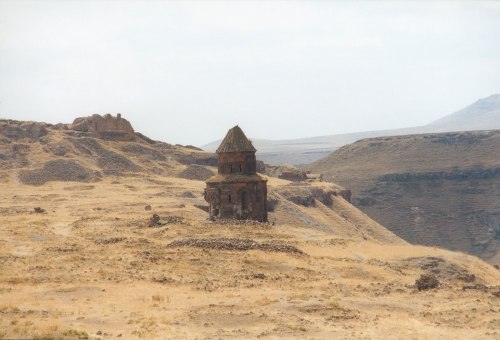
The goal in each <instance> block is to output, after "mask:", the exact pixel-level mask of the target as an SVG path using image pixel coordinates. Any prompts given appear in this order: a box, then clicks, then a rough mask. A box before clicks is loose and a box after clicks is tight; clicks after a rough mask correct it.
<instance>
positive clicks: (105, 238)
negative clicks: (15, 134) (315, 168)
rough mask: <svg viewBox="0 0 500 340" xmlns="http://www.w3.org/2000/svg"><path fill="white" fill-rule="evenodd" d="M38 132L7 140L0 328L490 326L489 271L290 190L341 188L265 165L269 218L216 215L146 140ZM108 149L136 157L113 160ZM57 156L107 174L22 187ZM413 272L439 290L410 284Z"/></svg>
mask: <svg viewBox="0 0 500 340" xmlns="http://www.w3.org/2000/svg"><path fill="white" fill-rule="evenodd" d="M48 130H50V131H49V133H48V134H47V135H46V136H44V137H42V138H44V139H42V142H39V141H29V142H28V141H25V140H16V141H11V142H10V143H5V144H4V145H3V147H4V151H3V152H4V154H5V155H7V154H8V153H7V152H6V151H5V150H10V149H12V148H14V145H18V146H16V147H15V148H16V149H22V150H27V149H29V153H28V152H26V154H25V155H24V156H23V157H24V158H22V159H20V158H17V160H9V163H4V164H13V165H12V166H11V167H10V168H8V166H4V168H3V169H1V170H0V213H1V217H0V338H48V339H51V338H54V339H58V338H68V339H73V338H74V339H77V338H91V339H93V338H95V339H115V338H122V339H135V338H142V339H165V338H172V339H174V338H283V337H284V338H308V339H317V338H341V339H342V338H368V339H377V338H384V339H412V338H415V339H434V338H455V339H471V338H475V339H482V338H484V339H492V338H499V337H500V331H499V329H500V303H499V302H500V297H499V295H500V293H499V291H500V271H499V270H498V269H496V268H494V267H493V266H492V265H490V264H487V263H485V262H483V261H482V260H480V259H478V258H477V257H474V256H470V255H466V254H463V253H459V252H451V251H447V250H443V249H439V248H431V247H424V246H416V245H411V244H408V243H406V242H405V241H403V240H401V239H399V238H398V237H396V236H395V235H394V234H392V233H391V232H389V231H387V230H386V229H385V228H384V227H382V226H381V225H379V224H377V223H376V222H374V221H373V220H371V219H370V218H368V217H367V216H366V215H364V214H363V213H362V212H360V211H359V210H358V209H357V208H355V207H354V206H353V205H351V204H350V203H349V202H348V201H346V200H345V199H344V198H342V197H341V196H339V195H330V196H329V197H330V199H331V200H330V201H329V202H328V204H323V203H322V202H320V200H316V201H315V202H314V204H312V205H310V206H304V205H300V204H297V203H294V200H293V199H291V198H292V197H295V196H297V195H305V196H307V195H309V194H310V193H311V192H318V191H320V192H323V193H325V192H337V191H338V190H340V189H341V188H340V187H338V186H336V185H335V184H331V183H325V182H304V183H293V182H289V181H286V180H282V179H278V178H273V177H269V183H268V184H269V197H270V198H271V199H273V200H274V202H275V207H274V211H271V212H270V213H269V223H256V222H235V221H229V222H222V221H221V222H213V221H209V220H207V216H208V214H207V212H206V211H204V210H202V209H200V208H199V206H203V205H206V202H205V201H204V199H203V196H202V192H203V189H204V187H205V183H204V182H203V181H201V180H193V179H184V178H180V177H182V176H181V174H183V173H185V171H186V169H189V167H190V165H189V164H182V163H180V162H177V161H176V160H175V157H173V158H172V159H170V160H163V162H165V166H164V167H163V169H166V170H165V171H164V172H163V173H161V171H160V170H158V171H149V170H148V171H142V170H140V169H141V168H142V169H156V168H155V166H156V165H155V164H157V163H154V162H152V161H150V160H147V161H146V160H144V159H142V160H141V157H142V158H144V157H143V155H144V154H145V153H144V150H146V149H148V148H149V150H154V148H156V147H157V146H155V145H156V144H150V145H148V144H147V143H145V142H140V143H139V142H137V145H139V146H141V147H142V148H143V150H142V152H141V153H140V154H139V155H137V156H132V155H131V154H127V153H125V152H124V151H123V150H131V147H130V145H132V144H134V143H136V142H134V143H129V142H112V141H98V140H97V139H92V138H85V141H86V142H85V143H86V145H87V146H88V145H93V146H92V147H93V149H90V148H88V149H87V150H90V151H89V153H88V154H84V153H81V150H80V149H78V148H77V147H76V146H77V145H80V144H78V143H77V142H78V141H79V140H80V139H79V138H80V137H75V136H72V135H68V134H67V132H68V131H67V130H64V129H56V128H52V127H49V128H48ZM89 140H93V141H94V142H92V143H90V142H89ZM75 141H76V142H75ZM19 145H25V146H24V147H21V146H19ZM54 145H56V146H57V145H59V146H61V147H62V146H65V147H67V150H66V152H64V155H59V156H57V155H54V151H53V150H56V148H53V147H52V146H54ZM96 145H99V147H96ZM134 145H135V144H134ZM9 148H10V149H9ZM79 150H80V151H79ZM82 150H83V149H82ZM103 150H104V151H103ZM165 150H167V149H165ZM176 150H177V151H176ZM56 151H57V150H56ZM174 151H175V152H178V153H184V154H186V155H191V154H190V153H191V152H193V153H196V152H198V151H190V150H189V149H185V148H181V147H177V148H174V147H172V148H171V149H168V152H167V151H166V153H165V155H166V154H167V153H173V152H174ZM58 153H60V152H59V151H58ZM110 153H112V155H113V157H114V158H113V157H112V159H121V158H120V157H122V158H125V157H127V159H129V161H130V162H132V164H135V165H137V168H133V171H129V172H126V173H116V172H113V171H111V170H112V168H109V167H105V166H107V165H109V164H110V163H106V162H105V161H106V159H108V160H109V159H111V158H110V157H109V155H110ZM150 154H151V155H153V154H154V153H153V152H152V151H151V153H150ZM99 157H101V158H99ZM106 157H108V158H106ZM155 157H156V158H161V157H159V156H158V155H156V156H155ZM162 157H163V156H162ZM165 157H166V156H165ZM167 158H168V157H166V158H165V159H167ZM25 159H26V160H27V161H26V162H25V161H24V160H25ZM52 159H65V160H71V161H75V162H77V163H78V164H80V165H81V166H84V167H85V168H87V169H89V171H90V170H92V171H98V170H100V171H102V173H103V174H105V175H104V176H102V177H98V178H86V179H85V181H80V182H78V181H68V180H65V181H60V180H51V181H47V182H44V183H43V184H38V185H31V184H26V176H24V177H23V175H22V174H23V171H25V170H26V169H31V170H30V171H35V173H36V174H38V173H37V172H36V171H38V170H36V169H40V168H41V167H42V166H43V164H47V162H49V161H50V160H52ZM95 159H98V160H97V161H96V160H95ZM183 159H184V158H183ZM99 160H101V161H99ZM16 162H18V163H16ZM155 162H156V161H155ZM167 163H168V166H167V165H166V164H167ZM16 164H18V165H16ZM63 164H66V163H63ZM68 164H69V163H68ZM71 164H73V163H71ZM106 164H107V165H106ZM113 164H115V163H113ZM123 164H125V163H123ZM157 168H158V169H161V164H160V163H158V164H157ZM131 169H132V168H131ZM204 169H205V170H208V171H213V169H212V168H211V167H209V166H204ZM89 173H91V172H89ZM28 177H29V176H28ZM49 177H50V176H49ZM23 178H24V181H23V180H22V179H23ZM38 207H39V208H41V210H38V212H36V211H35V208H38ZM153 214H157V215H158V216H159V217H160V223H157V224H151V223H150V219H151V217H152V216H153ZM423 273H433V274H434V275H436V277H437V278H438V279H439V281H440V285H439V287H438V288H436V289H430V290H424V291H418V290H417V288H416V287H415V281H416V279H418V278H419V277H420V275H421V274H423Z"/></svg>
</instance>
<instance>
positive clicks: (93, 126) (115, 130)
mask: <svg viewBox="0 0 500 340" xmlns="http://www.w3.org/2000/svg"><path fill="white" fill-rule="evenodd" d="M70 128H71V129H72V130H76V131H81V132H87V133H90V135H91V137H95V138H100V139H105V140H113V141H134V140H135V138H136V136H135V133H134V129H133V128H132V125H131V124H130V122H129V121H128V120H126V119H124V118H122V117H121V115H120V114H119V113H118V114H117V116H116V117H113V116H111V115H110V114H106V115H104V116H100V115H98V114H94V115H92V116H90V117H80V118H76V119H75V120H74V121H73V124H71V127H70Z"/></svg>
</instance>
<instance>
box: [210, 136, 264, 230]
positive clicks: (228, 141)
mask: <svg viewBox="0 0 500 340" xmlns="http://www.w3.org/2000/svg"><path fill="white" fill-rule="evenodd" d="M256 151H257V150H255V148H254V147H253V145H252V143H251V142H250V141H249V140H248V138H247V137H246V136H245V134H244V133H243V131H242V130H241V129H240V127H239V126H235V127H233V128H232V129H230V130H229V131H228V132H227V135H226V137H225V138H224V140H223V141H222V143H221V145H220V146H219V148H218V149H217V156H218V162H217V165H218V167H219V169H218V174H217V175H216V176H214V177H211V178H209V179H208V180H207V181H206V183H207V187H206V189H205V200H206V201H207V202H208V203H209V204H210V207H209V213H210V217H211V218H212V217H220V218H236V219H251V220H256V221H267V207H266V204H267V179H265V178H264V177H262V176H260V175H258V174H257V171H256V164H257V162H256V159H255V152H256Z"/></svg>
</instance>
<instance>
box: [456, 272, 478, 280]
mask: <svg viewBox="0 0 500 340" xmlns="http://www.w3.org/2000/svg"><path fill="white" fill-rule="evenodd" d="M456 277H457V279H458V280H460V281H464V282H474V281H476V275H474V274H468V273H460V274H458V275H457V276H456Z"/></svg>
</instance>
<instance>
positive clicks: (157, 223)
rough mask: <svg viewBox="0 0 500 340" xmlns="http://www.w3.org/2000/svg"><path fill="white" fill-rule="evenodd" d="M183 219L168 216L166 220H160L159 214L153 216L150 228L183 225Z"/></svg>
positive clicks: (150, 220)
mask: <svg viewBox="0 0 500 340" xmlns="http://www.w3.org/2000/svg"><path fill="white" fill-rule="evenodd" d="M182 222H183V221H182V218H181V217H177V216H167V217H164V218H160V216H159V215H158V214H153V216H152V217H151V218H150V219H149V223H148V227H150V228H154V227H161V226H163V225H167V224H182Z"/></svg>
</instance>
